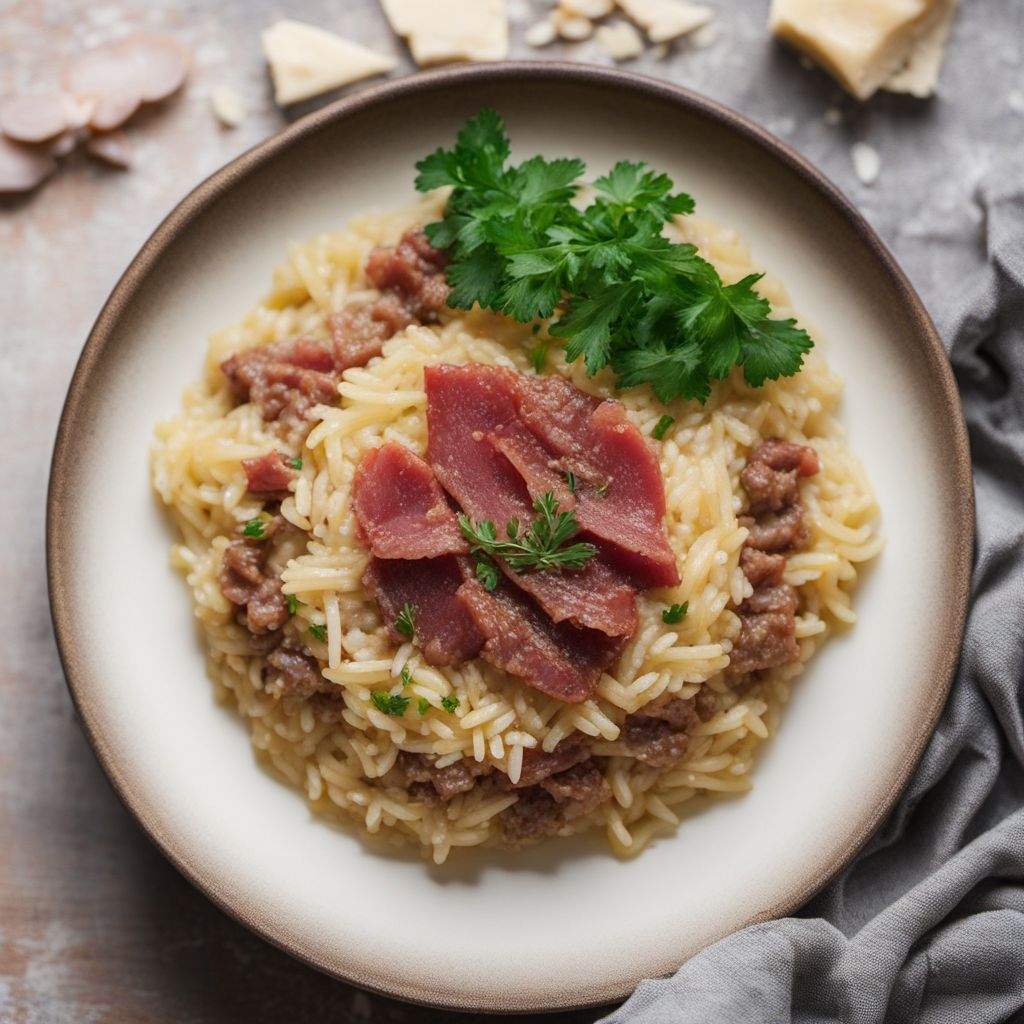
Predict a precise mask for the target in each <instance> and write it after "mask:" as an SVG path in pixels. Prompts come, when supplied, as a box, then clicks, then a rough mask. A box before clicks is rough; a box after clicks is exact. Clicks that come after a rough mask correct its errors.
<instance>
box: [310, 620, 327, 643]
mask: <svg viewBox="0 0 1024 1024" xmlns="http://www.w3.org/2000/svg"><path fill="white" fill-rule="evenodd" d="M309 635H310V636H315V637H316V638H317V640H319V641H320V643H323V642H324V641H325V640H326V639H327V627H326V626H320V625H317V623H315V622H314V623H313V625H312V626H310V627H309Z"/></svg>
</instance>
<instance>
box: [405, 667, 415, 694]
mask: <svg viewBox="0 0 1024 1024" xmlns="http://www.w3.org/2000/svg"><path fill="white" fill-rule="evenodd" d="M415 682H416V680H415V679H413V677H412V673H411V672H410V671H409V666H408V665H406V666H405V667H404V668H403V669H402V687H403V688H404V687H406V686H412V685H413V683H415Z"/></svg>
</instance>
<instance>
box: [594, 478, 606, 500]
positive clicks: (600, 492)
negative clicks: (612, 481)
mask: <svg viewBox="0 0 1024 1024" xmlns="http://www.w3.org/2000/svg"><path fill="white" fill-rule="evenodd" d="M597 496H598V497H599V498H607V497H608V481H607V480H606V481H605V482H604V483H603V484H601V485H600V487H598V489H597Z"/></svg>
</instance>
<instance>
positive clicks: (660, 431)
mask: <svg viewBox="0 0 1024 1024" xmlns="http://www.w3.org/2000/svg"><path fill="white" fill-rule="evenodd" d="M675 421H676V418H675V417H674V416H668V415H665V416H662V417H661V419H660V420H658V422H657V423H656V424H655V427H654V429H653V430H652V431H651V437H653V438H654V439H655V440H656V441H660V440H661V439H662V438H663V437H664V436H665V434H666V433H668V428H669V427H671V426H672V424H673V423H675Z"/></svg>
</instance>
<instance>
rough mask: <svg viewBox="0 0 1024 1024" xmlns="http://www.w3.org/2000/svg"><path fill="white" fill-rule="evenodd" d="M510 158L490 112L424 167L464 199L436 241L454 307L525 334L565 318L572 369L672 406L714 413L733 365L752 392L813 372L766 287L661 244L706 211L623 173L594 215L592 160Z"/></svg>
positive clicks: (611, 180) (599, 187)
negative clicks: (585, 179) (689, 402)
mask: <svg viewBox="0 0 1024 1024" xmlns="http://www.w3.org/2000/svg"><path fill="white" fill-rule="evenodd" d="M509 154H510V146H509V140H508V136H507V135H506V132H505V125H504V122H503V121H502V119H501V117H500V116H499V115H498V114H497V113H496V112H495V111H493V110H488V109H485V110H481V111H480V113H479V114H478V115H477V116H476V117H475V118H473V119H472V120H470V121H468V122H467V123H466V124H465V125H464V126H463V128H462V130H461V131H460V132H459V135H458V140H457V141H456V143H455V145H454V146H453V147H452V149H438V150H436V151H435V152H434V153H431V154H430V155H429V156H427V157H425V158H424V159H423V160H421V161H420V162H419V163H418V164H417V165H416V169H417V170H418V171H419V175H418V176H417V178H416V188H417V189H419V190H420V191H422V192H426V191H429V190H431V189H435V188H439V187H441V186H450V187H451V188H452V192H451V196H450V198H449V200H448V205H447V207H446V209H445V214H444V218H443V219H442V220H441V221H438V222H435V223H433V224H428V225H427V227H426V232H427V236H428V237H429V239H430V241H431V242H432V243H433V245H435V246H437V247H438V248H440V249H447V250H448V253H449V256H450V262H449V264H448V269H447V276H448V283H449V284H450V285H451V286H452V292H451V295H450V297H449V299H448V304H449V305H450V306H452V307H454V308H457V309H469V308H471V307H472V306H473V304H474V303H479V304H480V305H481V306H483V307H485V308H487V309H492V310H494V311H495V312H499V313H503V314H505V315H506V316H509V317H511V318H512V319H514V320H517V321H519V322H521V323H528V322H529V321H531V320H534V319H535V318H538V317H539V318H543V319H548V318H550V317H552V316H555V314H556V313H557V320H556V321H555V322H554V323H553V324H552V325H551V326H550V328H549V333H550V334H551V335H553V336H555V337H558V338H561V339H563V340H564V342H565V348H566V351H565V356H566V359H568V360H569V361H570V362H572V361H574V360H576V359H579V358H580V357H582V358H583V359H584V361H585V362H586V366H587V371H588V372H589V373H590V374H591V375H593V374H596V373H597V372H598V371H599V370H601V369H602V368H604V367H605V366H609V365H610V366H611V368H612V369H613V370H614V372H615V374H616V375H617V377H618V385H619V386H620V387H624V388H628V387H635V386H638V385H641V384H645V383H649V384H651V385H652V386H653V388H654V392H655V394H656V395H657V396H658V398H660V399H661V400H662V401H664V402H668V401H671V400H672V399H674V398H678V397H680V396H681V397H683V398H687V399H696V400H698V401H700V402H704V401H705V400H706V399H707V398H708V396H709V394H710V392H711V382H712V381H714V380H721V379H722V378H724V377H725V376H727V374H728V373H729V371H730V370H731V369H732V367H733V366H734V365H739V366H742V367H743V375H744V377H745V379H746V381H747V383H748V384H750V385H751V386H753V387H760V386H761V385H762V384H763V383H764V382H765V381H766V380H775V379H776V378H778V377H780V376H782V377H786V376H791V375H792V374H794V373H796V372H797V371H798V370H799V369H800V366H801V364H802V362H803V355H804V353H806V352H807V351H808V350H809V349H810V348H811V345H812V342H811V339H810V338H809V337H808V335H807V333H806V332H805V331H803V330H802V329H800V328H798V327H796V326H795V321H793V320H773V319H771V317H770V313H771V306H770V305H769V303H768V301H767V300H766V299H763V298H762V297H761V296H759V295H758V294H757V292H756V291H755V290H754V285H756V284H757V282H758V281H759V280H760V279H761V275H760V274H751V275H749V276H747V277H745V278H743V279H742V280H741V281H737V282H736V283H735V284H730V285H726V284H724V283H723V282H722V279H721V278H720V277H719V276H718V272H717V271H716V270H715V268H714V267H713V266H712V265H711V264H710V263H708V262H707V261H706V260H704V259H702V258H701V257H700V256H698V255H697V250H696V248H695V247H694V246H692V245H685V244H682V243H678V242H671V241H670V240H669V239H668V238H667V237H666V236H665V235H664V234H663V233H662V230H663V227H664V225H665V223H666V222H668V221H671V220H672V219H673V218H675V217H676V216H678V215H680V214H688V213H692V212H693V209H694V202H693V199H692V198H691V197H690V196H688V195H687V194H686V193H684V192H673V191H672V189H673V187H674V186H673V183H672V180H671V179H670V178H669V177H668V175H666V174H659V173H657V172H655V171H653V170H650V169H649V168H648V167H647V166H646V165H645V164H643V163H633V162H630V161H627V160H622V161H620V162H619V163H617V164H616V165H615V166H614V167H613V168H612V170H611V171H610V172H609V173H608V174H606V175H603V176H602V177H600V178H598V179H597V180H596V181H594V182H593V187H594V189H595V190H596V191H597V193H598V194H597V196H596V198H594V199H593V200H592V201H591V202H590V204H589V205H588V206H586V207H585V208H583V209H581V208H579V207H578V206H576V205H574V204H573V200H574V199H575V198H576V197H577V195H578V193H579V190H580V187H581V185H580V178H581V177H582V175H583V173H584V171H585V170H586V167H585V165H584V163H583V161H582V160H577V159H556V160H546V159H544V158H543V157H540V156H535V157H532V158H531V159H529V160H526V161H524V162H523V163H521V164H519V165H518V166H510V165H509V163H508V160H509Z"/></svg>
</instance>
